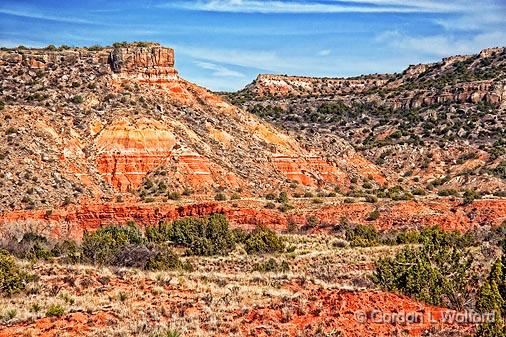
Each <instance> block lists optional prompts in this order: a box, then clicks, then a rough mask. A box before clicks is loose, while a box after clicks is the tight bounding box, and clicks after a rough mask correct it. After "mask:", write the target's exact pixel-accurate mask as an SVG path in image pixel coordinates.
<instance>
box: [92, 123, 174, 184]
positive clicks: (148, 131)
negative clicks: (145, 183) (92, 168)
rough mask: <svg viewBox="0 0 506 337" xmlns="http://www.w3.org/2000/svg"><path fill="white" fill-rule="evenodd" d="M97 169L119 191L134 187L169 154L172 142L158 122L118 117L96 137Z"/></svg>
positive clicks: (171, 138)
mask: <svg viewBox="0 0 506 337" xmlns="http://www.w3.org/2000/svg"><path fill="white" fill-rule="evenodd" d="M95 143H96V147H97V149H98V155H97V160H96V165H97V169H98V171H99V172H100V174H101V175H102V176H103V178H104V179H105V180H106V181H107V182H108V183H109V184H111V185H112V186H114V187H116V188H117V189H118V190H120V191H128V190H130V189H136V188H137V187H139V185H140V184H141V183H142V179H143V178H144V176H145V175H146V174H147V173H148V172H150V171H151V170H152V169H154V168H156V167H157V166H159V165H161V164H162V163H164V162H165V161H166V160H167V158H169V157H170V156H171V153H172V152H171V151H172V148H173V147H174V145H175V144H176V139H175V137H174V135H173V134H172V133H170V132H169V131H167V130H166V129H165V127H164V125H162V124H161V123H159V122H156V121H153V120H147V119H143V120H140V121H137V122H136V123H135V124H130V123H129V122H128V121H126V120H118V121H115V122H113V124H111V125H109V126H108V127H106V128H105V129H104V130H102V132H101V133H100V134H99V136H98V137H97V139H96V141H95Z"/></svg>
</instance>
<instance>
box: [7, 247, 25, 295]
mask: <svg viewBox="0 0 506 337" xmlns="http://www.w3.org/2000/svg"><path fill="white" fill-rule="evenodd" d="M28 281H29V276H28V275H27V274H26V273H24V272H23V271H21V270H20V269H19V268H18V266H16V263H15V262H14V258H13V257H12V256H11V255H10V254H9V253H8V252H7V251H5V250H3V249H2V250H0V293H1V294H3V295H8V296H10V295H12V294H15V293H17V292H19V291H21V290H23V289H25V287H26V284H27V283H28Z"/></svg>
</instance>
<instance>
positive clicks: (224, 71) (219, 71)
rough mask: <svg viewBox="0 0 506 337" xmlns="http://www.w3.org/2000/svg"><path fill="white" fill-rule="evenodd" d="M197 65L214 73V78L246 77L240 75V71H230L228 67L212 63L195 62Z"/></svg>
mask: <svg viewBox="0 0 506 337" xmlns="http://www.w3.org/2000/svg"><path fill="white" fill-rule="evenodd" d="M195 64H196V65H197V66H198V67H200V68H202V69H207V70H212V71H213V76H218V77H245V75H244V74H243V73H240V72H238V71H235V70H232V69H229V68H227V67H224V66H222V65H219V64H215V63H210V62H203V61H195Z"/></svg>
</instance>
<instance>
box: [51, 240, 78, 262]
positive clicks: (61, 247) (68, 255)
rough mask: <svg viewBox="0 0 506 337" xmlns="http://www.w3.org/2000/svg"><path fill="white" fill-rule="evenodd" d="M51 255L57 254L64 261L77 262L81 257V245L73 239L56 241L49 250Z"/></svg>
mask: <svg viewBox="0 0 506 337" xmlns="http://www.w3.org/2000/svg"><path fill="white" fill-rule="evenodd" d="M51 253H52V254H53V256H58V257H61V258H62V259H63V261H65V262H66V263H78V262H79V261H80V259H81V254H82V251H81V247H80V246H79V245H78V244H77V243H76V242H75V241H73V240H64V241H63V242H60V243H57V244H56V245H55V246H54V247H53V249H52V250H51Z"/></svg>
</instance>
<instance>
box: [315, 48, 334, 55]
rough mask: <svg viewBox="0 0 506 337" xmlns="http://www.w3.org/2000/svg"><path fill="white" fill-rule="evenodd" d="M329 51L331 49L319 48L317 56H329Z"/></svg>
mask: <svg viewBox="0 0 506 337" xmlns="http://www.w3.org/2000/svg"><path fill="white" fill-rule="evenodd" d="M330 53H331V50H330V49H323V50H320V51H319V52H318V55H319V56H329V55H330Z"/></svg>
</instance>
